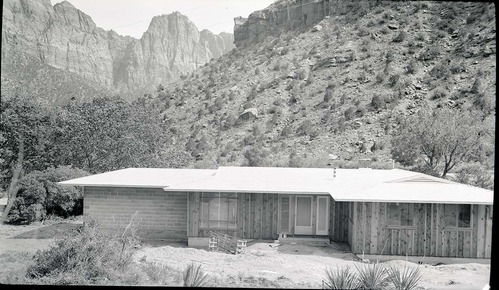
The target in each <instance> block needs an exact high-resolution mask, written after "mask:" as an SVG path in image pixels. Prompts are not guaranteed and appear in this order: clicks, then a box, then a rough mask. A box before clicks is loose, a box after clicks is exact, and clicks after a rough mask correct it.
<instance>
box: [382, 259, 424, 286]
mask: <svg viewBox="0 0 499 290" xmlns="http://www.w3.org/2000/svg"><path fill="white" fill-rule="evenodd" d="M387 272H388V281H389V282H390V283H392V284H393V286H394V287H395V289H397V290H412V289H414V288H416V286H418V283H419V280H420V279H421V271H420V268H419V267H409V266H407V264H406V265H405V266H404V269H403V270H401V269H400V268H398V267H395V266H391V267H389V268H388V270H387Z"/></svg>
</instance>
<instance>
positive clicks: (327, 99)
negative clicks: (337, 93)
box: [323, 89, 333, 103]
mask: <svg viewBox="0 0 499 290" xmlns="http://www.w3.org/2000/svg"><path fill="white" fill-rule="evenodd" d="M332 99H333V91H332V90H330V89H326V92H325V93H324V100H323V101H324V103H329V102H330V101H331V100H332Z"/></svg>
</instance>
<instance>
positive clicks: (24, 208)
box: [7, 166, 89, 224]
mask: <svg viewBox="0 0 499 290" xmlns="http://www.w3.org/2000/svg"><path fill="white" fill-rule="evenodd" d="M86 175H89V173H88V172H86V171H84V170H81V169H79V168H72V167H71V166H59V167H57V168H48V169H46V170H44V171H33V172H31V173H30V174H28V175H26V176H24V177H23V178H22V179H21V180H20V182H19V185H20V190H19V193H18V194H17V197H16V200H15V201H14V206H13V207H12V209H11V211H10V212H9V216H8V220H7V221H8V222H9V223H12V224H28V223H31V222H33V221H36V220H40V219H42V218H44V217H45V216H46V215H57V216H62V217H68V216H70V215H79V214H82V213H83V192H82V190H81V189H79V188H76V187H74V186H65V185H59V184H57V182H59V181H63V180H67V179H73V178H78V177H82V176H86Z"/></svg>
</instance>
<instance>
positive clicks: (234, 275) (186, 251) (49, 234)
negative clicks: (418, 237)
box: [0, 220, 490, 290]
mask: <svg viewBox="0 0 499 290" xmlns="http://www.w3.org/2000/svg"><path fill="white" fill-rule="evenodd" d="M79 225H81V221H78V220H73V221H64V222H60V223H54V224H50V225H46V224H44V225H42V224H40V223H37V224H33V225H27V226H11V225H0V254H2V253H3V252H6V251H16V252H29V253H35V252H36V251H37V250H39V249H40V250H41V249H47V248H49V247H50V245H52V244H53V243H54V240H55V238H60V237H62V234H63V231H64V229H67V228H75V227H78V226H79ZM134 260H135V261H136V262H137V263H145V262H152V263H158V264H161V265H165V266H168V267H171V268H174V269H178V270H179V271H182V270H184V269H185V268H186V267H187V265H189V264H191V263H194V264H201V265H202V269H203V270H204V271H205V272H207V273H208V274H210V276H211V279H212V285H213V286H215V287H259V288H263V287H271V288H274V287H279V288H320V287H321V282H322V279H324V277H325V272H324V270H325V269H326V268H334V267H336V266H340V267H341V266H350V267H352V268H354V265H355V264H357V265H361V264H362V263H361V262H360V261H359V259H358V257H357V256H355V255H354V254H352V253H351V252H349V251H348V246H347V245H345V244H341V243H340V244H332V245H327V244H318V245H303V244H296V243H286V244H281V245H279V246H276V244H274V243H270V242H264V241H257V242H252V243H249V244H248V247H247V250H246V253H244V254H239V255H231V254H225V253H219V252H209V251H207V250H204V249H195V248H188V247H187V246H186V245H185V244H179V243H167V242H144V243H143V244H142V247H141V248H140V249H138V250H137V252H136V253H135V255H134ZM384 263H386V264H394V265H399V266H401V267H403V266H404V265H405V264H406V263H409V264H410V265H411V266H417V264H414V263H411V262H406V261H403V260H392V261H388V262H384ZM420 267H421V273H422V280H421V282H420V284H419V285H420V287H419V288H418V289H462V290H464V289H482V288H483V287H484V285H486V283H487V282H488V280H489V275H490V264H478V263H463V264H444V265H438V266H435V265H431V264H422V265H420Z"/></svg>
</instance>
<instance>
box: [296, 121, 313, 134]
mask: <svg viewBox="0 0 499 290" xmlns="http://www.w3.org/2000/svg"><path fill="white" fill-rule="evenodd" d="M312 126H313V124H312V122H311V121H310V120H305V121H303V122H302V123H301V124H300V126H299V127H298V130H297V131H298V133H299V134H300V135H307V134H308V133H309V132H310V131H311V129H312Z"/></svg>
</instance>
